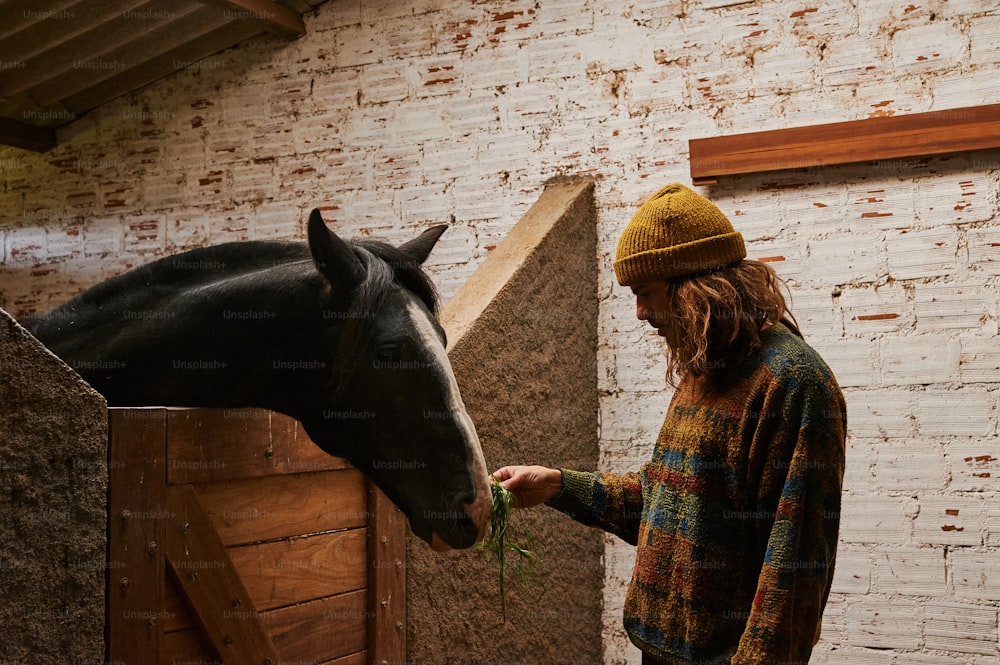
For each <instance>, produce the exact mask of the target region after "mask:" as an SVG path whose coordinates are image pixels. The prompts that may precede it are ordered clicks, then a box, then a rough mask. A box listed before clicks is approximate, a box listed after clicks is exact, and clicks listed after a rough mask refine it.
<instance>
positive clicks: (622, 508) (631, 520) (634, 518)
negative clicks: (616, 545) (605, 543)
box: [548, 469, 642, 545]
mask: <svg viewBox="0 0 1000 665" xmlns="http://www.w3.org/2000/svg"><path fill="white" fill-rule="evenodd" d="M560 471H561V472H562V476H563V492H562V494H560V495H559V496H558V497H557V498H555V499H553V500H551V501H549V502H548V505H549V506H552V507H553V508H556V509H557V510H560V511H562V512H564V513H566V514H567V515H569V516H570V517H572V518H573V519H575V520H576V521H578V522H580V523H581V524H586V525H587V526H594V527H598V528H600V529H603V530H605V531H607V532H609V533H613V534H614V535H616V536H618V537H619V538H621V539H622V540H624V541H625V542H627V543H630V544H632V545H635V544H636V541H637V540H638V538H639V518H640V516H641V515H642V480H641V478H640V475H639V474H638V473H626V474H622V475H616V474H611V473H596V472H583V471H572V470H569V469H560Z"/></svg>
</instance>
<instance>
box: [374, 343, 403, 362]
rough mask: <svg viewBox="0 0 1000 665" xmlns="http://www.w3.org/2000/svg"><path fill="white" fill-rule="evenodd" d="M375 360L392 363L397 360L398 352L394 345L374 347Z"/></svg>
mask: <svg viewBox="0 0 1000 665" xmlns="http://www.w3.org/2000/svg"><path fill="white" fill-rule="evenodd" d="M375 360H377V361H378V362H380V363H393V362H396V361H397V360H399V352H398V350H397V349H396V348H395V347H381V348H378V349H375Z"/></svg>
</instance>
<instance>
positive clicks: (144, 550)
mask: <svg viewBox="0 0 1000 665" xmlns="http://www.w3.org/2000/svg"><path fill="white" fill-rule="evenodd" d="M108 428H109V449H110V453H109V458H110V459H109V462H108V466H109V476H110V482H109V485H108V486H109V494H110V497H109V501H108V617H107V618H108V660H109V662H112V663H123V664H125V665H159V662H160V653H161V651H162V644H163V628H162V625H161V624H162V618H163V607H162V602H163V590H164V565H163V562H164V541H163V537H164V533H165V529H164V525H165V522H166V520H165V519H164V518H165V516H166V514H167V501H166V469H165V465H166V460H165V441H166V438H165V437H166V413H165V411H164V410H163V409H111V410H109V418H108Z"/></svg>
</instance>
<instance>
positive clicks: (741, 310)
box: [664, 260, 801, 389]
mask: <svg viewBox="0 0 1000 665" xmlns="http://www.w3.org/2000/svg"><path fill="white" fill-rule="evenodd" d="M666 285H667V289H666V293H667V311H668V312H669V315H668V317H667V318H668V325H667V326H666V330H665V331H664V332H665V333H666V334H665V335H664V337H665V339H666V342H667V348H668V354H667V383H668V384H669V385H670V386H672V387H674V388H676V387H677V385H678V384H679V383H680V381H681V380H682V379H684V378H685V377H688V376H691V377H694V378H695V379H696V380H697V381H698V382H699V383H701V384H703V385H704V387H706V388H709V389H711V388H714V387H715V386H717V385H718V383H719V382H720V381H721V380H724V379H725V377H726V376H727V375H728V374H729V372H731V371H734V370H735V369H736V368H737V366H738V365H739V364H740V363H741V361H743V360H745V359H747V358H749V357H751V356H753V355H754V354H756V353H757V352H758V351H759V350H760V348H761V332H762V331H763V330H764V329H765V328H767V327H769V326H772V325H774V324H775V323H778V322H781V323H784V324H785V325H787V326H788V327H789V328H791V330H792V331H794V332H795V334H797V335H800V336H801V333H800V332H799V328H798V323H797V322H796V321H795V317H794V316H793V315H792V313H791V311H790V310H789V308H788V305H787V302H786V300H785V297H784V295H783V294H782V289H786V290H787V288H786V287H785V285H784V283H783V282H782V281H781V278H779V277H778V275H777V273H775V272H774V269H773V268H771V267H770V266H769V265H767V264H766V263H761V262H760V261H753V260H744V261H740V262H739V263H735V264H730V265H728V266H724V267H721V268H717V269H715V270H712V271H710V272H707V273H700V274H697V275H686V276H683V277H677V278H674V279H669V280H667V283H666Z"/></svg>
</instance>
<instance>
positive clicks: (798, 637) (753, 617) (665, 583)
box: [549, 324, 846, 665]
mask: <svg viewBox="0 0 1000 665" xmlns="http://www.w3.org/2000/svg"><path fill="white" fill-rule="evenodd" d="M763 341H764V348H763V349H762V351H761V353H760V355H759V356H758V357H757V358H755V359H754V360H752V361H748V362H747V363H745V367H741V368H740V370H739V372H738V373H737V375H735V376H734V377H733V379H732V381H730V382H729V383H728V384H727V386H726V387H725V388H723V389H722V390H721V391H716V392H715V393H713V394H711V395H709V396H706V395H704V394H699V391H698V390H697V389H696V386H694V385H692V384H691V382H688V381H682V382H681V384H680V385H679V386H678V388H677V391H676V392H675V394H674V396H673V399H672V401H671V403H670V407H669V411H668V413H667V416H666V419H665V421H664V423H663V429H662V430H661V432H660V436H659V438H658V439H657V442H656V447H655V450H654V452H653V458H652V460H651V461H649V462H647V463H646V464H644V465H643V466H642V467H641V469H640V471H639V472H638V473H627V474H624V475H615V474H606V473H584V472H579V471H570V470H563V483H564V488H565V489H564V491H563V493H562V494H561V495H560V496H559V497H558V498H557V499H555V500H553V501H551V502H550V504H549V505H552V506H553V507H556V508H558V509H559V510H562V511H563V512H565V513H567V514H569V515H570V516H571V517H573V518H574V519H576V520H578V521H580V522H583V523H584V524H588V525H592V526H597V527H600V528H602V529H604V530H605V531H608V532H610V533H614V534H616V535H617V536H619V537H621V538H623V539H624V540H626V541H627V542H629V543H632V544H634V545H636V546H637V548H636V561H635V569H634V571H633V577H632V583H631V585H630V587H629V590H628V593H627V596H626V599H625V619H624V622H625V628H626V630H627V632H628V634H629V637H630V638H631V640H632V641H633V642H634V643H635V644H636V646H638V647H639V648H640V649H641V650H642V651H643V652H645V653H647V654H649V655H651V656H653V657H654V658H656V659H658V660H660V661H662V662H664V663H669V664H676V665H680V664H682V663H683V664H691V663H698V664H699V665H723V664H725V665H776V664H784V663H789V664H790V663H795V664H797V665H798V664H801V665H804V664H805V663H806V662H808V660H809V655H810V653H811V652H812V648H813V646H814V645H815V643H816V641H817V640H818V639H819V632H820V623H821V619H822V613H823V607H824V606H825V604H826V600H827V596H828V595H829V592H830V584H831V581H832V578H833V566H834V558H835V555H836V549H837V532H838V528H839V518H840V493H841V486H842V482H843V473H844V447H845V429H846V408H845V404H844V398H843V395H842V394H841V391H840V388H839V387H838V386H837V382H836V379H834V377H833V375H832V373H831V372H830V369H829V368H828V367H827V366H826V364H825V363H824V362H823V360H822V359H821V358H820V357H819V355H817V354H816V352H815V351H813V350H812V349H811V348H810V347H809V346H808V345H807V344H806V343H805V342H804V341H803V340H802V339H801V338H800V337H798V336H797V335H795V334H794V333H793V332H791V331H790V330H789V329H788V328H786V327H785V326H784V325H781V324H778V325H776V326H773V327H772V328H769V329H768V330H766V331H765V332H764V334H763Z"/></svg>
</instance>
